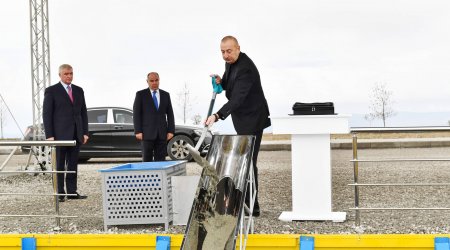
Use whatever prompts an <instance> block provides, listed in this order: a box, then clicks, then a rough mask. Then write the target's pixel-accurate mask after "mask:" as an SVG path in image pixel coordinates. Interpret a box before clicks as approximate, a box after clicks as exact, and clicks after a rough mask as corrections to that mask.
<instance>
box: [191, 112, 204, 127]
mask: <svg viewBox="0 0 450 250" xmlns="http://www.w3.org/2000/svg"><path fill="white" fill-rule="evenodd" d="M201 122H202V116H201V115H199V114H196V115H194V116H193V117H192V123H193V124H194V125H199V124H200V123H201Z"/></svg>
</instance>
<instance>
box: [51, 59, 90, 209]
mask: <svg viewBox="0 0 450 250" xmlns="http://www.w3.org/2000/svg"><path fill="white" fill-rule="evenodd" d="M59 77H60V78H61V81H60V82H59V83H57V84H55V85H52V86H50V87H48V88H46V89H45V94H44V107H43V109H44V111H43V120H44V128H45V137H46V138H47V140H76V142H77V143H76V146H74V147H56V169H57V170H58V171H65V170H66V165H67V171H75V172H78V154H79V152H80V145H81V144H85V143H86V142H87V141H88V139H89V131H88V117H87V110H86V101H85V99H84V92H83V89H82V88H80V87H78V86H76V85H73V84H72V80H73V69H72V66H70V65H68V64H63V65H61V66H60V67H59ZM57 180H58V193H59V194H65V193H66V192H65V190H64V186H66V189H67V194H75V196H67V198H68V199H86V198H87V196H85V195H80V194H79V193H78V192H77V173H68V174H65V179H64V174H58V175H57ZM64 184H65V185H64ZM64 200H65V196H59V201H61V202H63V201H64Z"/></svg>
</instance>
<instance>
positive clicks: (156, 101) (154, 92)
mask: <svg viewBox="0 0 450 250" xmlns="http://www.w3.org/2000/svg"><path fill="white" fill-rule="evenodd" d="M153 103H155V107H156V110H158V98H157V97H156V90H153Z"/></svg>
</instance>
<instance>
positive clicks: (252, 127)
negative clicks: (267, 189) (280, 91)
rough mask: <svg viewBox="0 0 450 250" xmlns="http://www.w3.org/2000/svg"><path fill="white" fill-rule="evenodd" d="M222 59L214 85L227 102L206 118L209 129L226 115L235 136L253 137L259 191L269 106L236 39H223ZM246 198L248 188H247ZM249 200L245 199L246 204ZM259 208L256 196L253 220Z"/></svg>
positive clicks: (257, 78)
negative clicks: (260, 155) (222, 70)
mask: <svg viewBox="0 0 450 250" xmlns="http://www.w3.org/2000/svg"><path fill="white" fill-rule="evenodd" d="M220 50H221V51H222V57H223V59H224V60H225V73H224V74H223V76H222V78H220V77H219V76H216V82H217V83H218V84H221V85H222V88H223V89H224V90H225V91H226V92H225V96H226V97H227V99H228V102H227V103H225V105H223V107H222V108H221V109H219V111H217V113H215V114H213V115H211V116H210V117H208V118H207V120H206V124H207V125H210V124H212V123H214V122H216V121H218V120H219V119H222V120H224V119H226V118H227V117H228V116H229V115H231V118H232V120H233V125H234V129H235V130H236V132H237V134H238V135H254V136H255V137H256V139H255V147H254V151H253V169H254V173H255V183H256V190H258V168H257V167H256V161H257V159H258V153H259V148H260V145H261V139H262V134H263V130H264V129H265V128H267V127H269V126H270V125H271V124H270V119H269V115H270V114H269V106H268V105H267V101H266V98H265V96H264V91H263V89H262V86H261V80H260V77H259V72H258V69H257V68H256V66H255V64H254V63H253V61H252V60H251V59H250V58H249V57H248V56H247V55H246V54H245V53H242V52H241V51H240V46H239V43H238V41H237V39H236V38H234V37H232V36H226V37H224V38H223V39H222V42H221V44H220ZM247 194H248V188H247ZM248 202H249V197H248V196H247V197H246V203H247V204H248ZM259 214H260V208H259V203H258V196H256V200H255V204H254V208H253V216H259Z"/></svg>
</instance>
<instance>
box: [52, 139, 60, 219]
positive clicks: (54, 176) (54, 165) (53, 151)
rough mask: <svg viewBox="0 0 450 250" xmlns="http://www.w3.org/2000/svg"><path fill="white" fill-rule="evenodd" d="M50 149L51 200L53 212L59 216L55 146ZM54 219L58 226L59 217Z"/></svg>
mask: <svg viewBox="0 0 450 250" xmlns="http://www.w3.org/2000/svg"><path fill="white" fill-rule="evenodd" d="M50 150H51V151H50V152H51V158H52V159H51V160H52V172H54V173H53V174H52V184H53V194H54V195H55V196H54V198H53V202H54V204H55V212H56V215H57V216H59V215H60V214H59V195H60V194H59V193H58V174H57V172H58V171H55V169H57V167H56V148H55V147H51V149H50ZM55 220H56V225H57V226H58V227H59V226H60V224H61V220H60V219H59V217H57V218H55Z"/></svg>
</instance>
